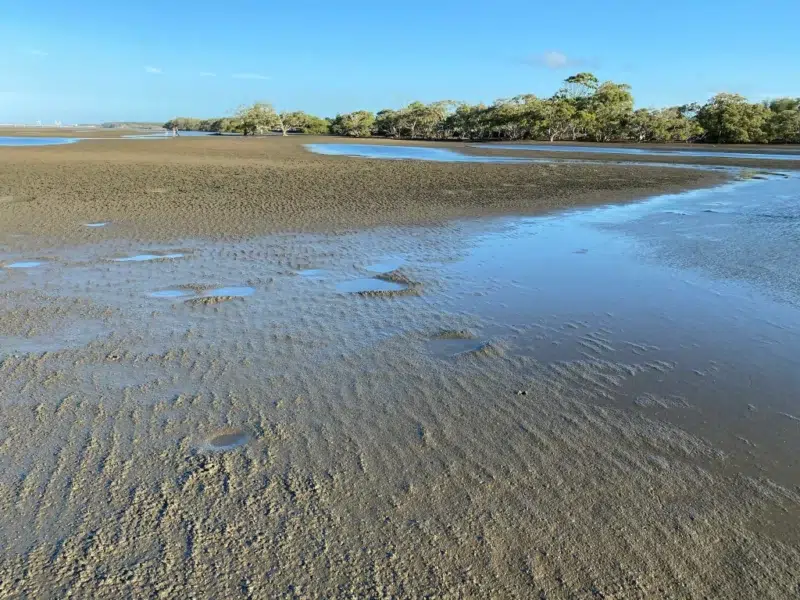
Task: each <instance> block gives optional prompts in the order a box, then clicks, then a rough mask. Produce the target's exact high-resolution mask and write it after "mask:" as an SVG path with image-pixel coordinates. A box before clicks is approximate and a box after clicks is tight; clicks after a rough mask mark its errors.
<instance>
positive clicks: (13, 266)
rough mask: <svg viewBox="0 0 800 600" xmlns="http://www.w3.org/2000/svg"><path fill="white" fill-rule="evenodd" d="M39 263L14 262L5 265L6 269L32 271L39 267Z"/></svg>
mask: <svg viewBox="0 0 800 600" xmlns="http://www.w3.org/2000/svg"><path fill="white" fill-rule="evenodd" d="M41 265H42V263H41V262H36V261H22V262H15V263H11V264H9V265H6V268H7V269H33V268H35V267H39V266H41Z"/></svg>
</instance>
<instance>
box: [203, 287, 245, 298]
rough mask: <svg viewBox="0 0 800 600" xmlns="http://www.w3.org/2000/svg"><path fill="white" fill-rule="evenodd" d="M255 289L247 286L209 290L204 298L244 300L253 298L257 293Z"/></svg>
mask: <svg viewBox="0 0 800 600" xmlns="http://www.w3.org/2000/svg"><path fill="white" fill-rule="evenodd" d="M255 291H256V290H255V288H252V287H247V286H233V287H221V288H217V289H214V290H209V291H207V292H206V293H205V294H203V295H202V296H201V297H202V298H215V297H236V298H244V297H245V296H252V295H253V294H254V293H255Z"/></svg>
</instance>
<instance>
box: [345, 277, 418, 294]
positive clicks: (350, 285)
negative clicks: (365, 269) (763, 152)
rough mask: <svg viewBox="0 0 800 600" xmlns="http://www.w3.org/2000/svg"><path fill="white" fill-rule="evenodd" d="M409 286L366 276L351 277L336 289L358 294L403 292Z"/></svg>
mask: <svg viewBox="0 0 800 600" xmlns="http://www.w3.org/2000/svg"><path fill="white" fill-rule="evenodd" d="M407 289H408V286H407V285H403V284H402V283H396V282H394V281H384V280H383V279H373V278H370V277H365V278H363V279H351V280H350V281H342V282H341V283H337V284H336V290H337V291H339V292H345V293H348V294H358V293H362V292H402V291H403V290H407Z"/></svg>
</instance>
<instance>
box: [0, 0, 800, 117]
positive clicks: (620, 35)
mask: <svg viewBox="0 0 800 600" xmlns="http://www.w3.org/2000/svg"><path fill="white" fill-rule="evenodd" d="M798 22H800V2H798V1H797V0H791V1H789V0H767V1H765V2H761V3H754V2H752V0H748V1H745V0H700V1H697V0H693V1H691V2H689V1H685V0H671V1H669V2H663V1H662V2H652V1H649V0H638V1H632V0H631V1H627V0H626V1H622V0H617V1H614V0H607V1H604V2H598V1H597V0H572V1H568V2H546V3H543V2H536V1H535V0H502V1H501V0H480V1H477V0H438V1H433V2H431V1H419V0H404V1H403V2H379V1H375V0H371V1H369V2H367V1H362V0H356V1H348V0H341V1H340V2H328V1H318V2H309V1H304V0H294V1H288V2H268V1H241V0H229V1H227V2H219V1H217V2H207V1H204V0H193V1H191V2H189V1H185V0H172V1H165V0H159V1H158V2H156V1H154V0H139V1H137V2H109V1H108V0H103V1H102V2H100V1H97V0H82V1H80V2H64V1H63V0H24V1H19V0H0V123H7V122H33V121H36V120H42V121H45V122H47V121H53V120H55V119H59V120H61V121H63V122H65V123H66V122H98V121H104V120H166V119H167V118H169V117H172V116H175V115H185V116H199V117H206V116H220V115H224V114H228V113H230V112H231V111H232V110H233V109H235V108H236V107H237V106H238V105H241V104H244V103H250V102H253V101H255V100H267V101H271V102H272V103H273V104H275V105H276V107H277V108H278V109H279V110H285V109H301V110H306V111H309V112H312V113H315V114H319V115H322V116H332V115H334V114H335V113H337V112H339V111H350V110H357V109H362V108H363V109H369V110H379V109H381V108H386V107H397V106H399V105H402V104H405V103H407V102H409V101H412V100H415V99H420V100H423V101H426V102H427V101H433V100H440V99H453V100H465V101H469V102H479V101H483V102H487V103H488V102H491V101H492V100H494V99H495V98H501V97H508V96H513V95H516V94H519V93H534V94H537V95H541V96H548V95H550V94H552V93H553V92H554V91H555V90H556V89H557V88H558V86H559V83H560V81H561V80H562V79H564V78H565V77H566V76H568V75H570V74H572V73H575V72H578V71H584V70H590V71H593V72H594V73H596V74H597V75H598V76H599V77H600V78H601V79H603V80H605V79H611V80H614V81H619V82H627V83H630V84H631V85H632V86H633V92H634V96H635V98H636V102H637V105H638V106H664V105H670V104H681V103H684V102H689V101H704V100H706V99H707V98H708V97H710V96H711V95H713V94H714V93H716V92H719V91H736V92H739V93H742V94H744V95H746V96H748V97H750V98H751V99H754V100H759V99H763V98H766V97H775V96H781V95H793V96H800V68H798V65H797V57H798V56H800V35H798V34H797V23H798Z"/></svg>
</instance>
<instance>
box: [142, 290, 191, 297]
mask: <svg viewBox="0 0 800 600" xmlns="http://www.w3.org/2000/svg"><path fill="white" fill-rule="evenodd" d="M147 295H148V296H150V297H151V298H186V297H188V296H191V295H192V293H191V292H187V291H184V290H160V291H158V292H150V293H149V294H147Z"/></svg>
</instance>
